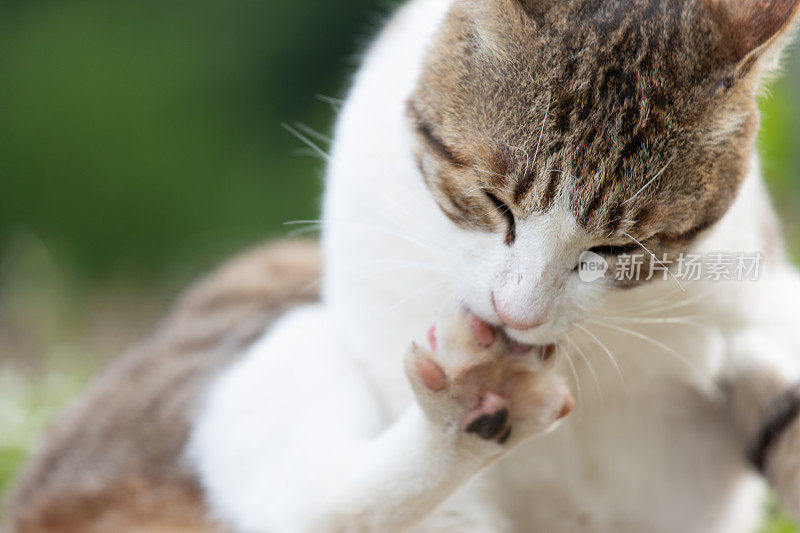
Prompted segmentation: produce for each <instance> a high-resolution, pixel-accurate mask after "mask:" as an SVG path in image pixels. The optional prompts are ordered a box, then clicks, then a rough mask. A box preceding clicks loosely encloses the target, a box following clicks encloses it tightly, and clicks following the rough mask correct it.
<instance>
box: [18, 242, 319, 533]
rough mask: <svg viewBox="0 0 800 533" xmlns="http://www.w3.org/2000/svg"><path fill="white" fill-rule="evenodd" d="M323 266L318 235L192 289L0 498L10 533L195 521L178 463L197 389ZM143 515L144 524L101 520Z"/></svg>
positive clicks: (192, 494) (191, 494) (303, 297)
mask: <svg viewBox="0 0 800 533" xmlns="http://www.w3.org/2000/svg"><path fill="white" fill-rule="evenodd" d="M320 275H321V258H320V254H319V250H318V247H317V245H316V244H315V243H300V242H296V243H283V244H276V245H271V246H266V247H264V248H260V249H256V250H253V251H251V252H249V253H247V254H245V255H243V256H242V257H239V258H238V259H235V260H233V261H231V262H230V263H229V264H227V265H225V266H224V267H223V268H221V269H220V270H219V271H218V272H217V273H215V274H213V275H212V276H210V277H209V278H208V279H206V280H204V281H202V282H201V283H200V284H198V285H197V286H196V287H195V288H194V289H192V290H191V291H189V293H188V294H187V295H186V296H185V297H184V298H182V299H181V300H180V301H179V302H178V304H177V305H176V306H175V309H174V310H173V312H172V313H171V314H170V315H169V316H168V317H167V319H166V320H165V321H164V322H163V324H162V325H161V327H159V328H158V329H157V330H156V332H155V333H154V334H153V335H152V336H151V337H150V338H148V339H146V340H145V341H143V342H142V343H141V344H139V345H138V346H137V347H135V348H134V349H133V350H131V351H130V352H129V353H127V354H125V355H124V356H122V357H121V358H119V359H118V360H117V361H115V362H114V363H112V364H111V365H110V366H109V368H108V369H107V370H106V371H105V372H104V373H103V374H102V375H101V376H100V378H99V379H98V380H97V381H96V382H95V383H94V384H93V385H92V386H91V387H90V388H89V389H88V390H87V391H86V393H84V395H83V396H82V397H81V398H79V399H78V401H77V402H76V404H75V405H74V406H73V407H72V408H71V409H69V410H68V411H67V412H66V413H65V414H64V416H62V417H61V418H60V419H59V420H58V421H57V423H56V424H55V425H54V426H53V428H52V429H51V430H50V431H49V432H48V434H47V435H46V436H45V438H44V439H43V440H42V443H41V445H40V447H39V449H38V450H37V451H36V452H35V453H34V455H33V457H32V458H31V460H30V462H29V463H28V465H27V467H26V468H25V469H24V471H23V473H22V475H21V476H20V478H19V480H18V482H17V485H16V487H15V488H14V490H13V491H12V492H11V494H10V496H9V498H8V500H7V507H6V513H5V515H6V520H7V521H8V524H9V526H8V527H9V530H10V532H13V533H28V532H37V533H38V532H40V531H41V532H44V531H48V532H53V533H55V532H59V533H61V532H70V531H90V532H91V531H98V532H99V531H139V530H141V531H165V532H166V531H169V532H172V531H175V532H177V531H188V530H189V529H187V528H188V527H189V525H192V527H194V525H196V524H201V523H204V516H205V509H204V504H203V502H202V498H201V496H200V493H199V491H198V489H197V487H196V485H195V481H194V480H193V479H192V476H191V475H190V473H189V472H187V471H186V469H185V466H184V464H183V461H182V454H183V450H184V446H185V443H186V440H187V437H188V434H189V428H190V425H191V419H192V416H193V410H194V408H195V404H196V402H197V399H198V396H199V395H200V394H201V393H202V391H203V390H204V387H205V386H206V383H207V382H208V380H209V379H210V378H211V376H213V375H214V374H215V373H216V372H218V371H219V370H220V369H221V368H224V367H225V366H226V365H228V364H230V363H231V362H232V361H235V360H236V358H237V357H238V356H239V354H241V353H242V351H243V349H244V348H245V347H246V346H247V345H248V344H249V343H251V342H252V341H253V340H254V339H255V338H256V337H257V336H259V335H260V334H261V333H262V332H263V331H264V330H265V329H266V328H267V327H268V326H269V324H270V323H271V322H272V321H273V320H274V319H275V318H276V317H277V316H279V315H280V314H281V313H283V312H284V311H286V310H287V309H289V308H290V307H293V306H295V305H298V304H300V303H303V302H309V301H313V300H316V299H317V298H318V290H317V282H318V280H319V277H320ZM163 502H171V503H170V504H169V505H162V503H163ZM140 519H141V520H147V521H148V522H146V523H145V524H144V525H140V526H139V527H134V526H133V525H131V526H130V527H127V528H121V529H116V528H111V529H108V528H105V529H104V528H103V527H101V526H102V524H104V523H106V522H104V521H111V522H109V523H114V524H117V523H120V524H123V523H130V524H133V523H134V522H135V521H136V520H140ZM125 521H127V522H125ZM98 524H99V525H98ZM145 525H146V526H147V527H145ZM92 528H94V529H92ZM159 528H160V529H159ZM181 528H183V529H181Z"/></svg>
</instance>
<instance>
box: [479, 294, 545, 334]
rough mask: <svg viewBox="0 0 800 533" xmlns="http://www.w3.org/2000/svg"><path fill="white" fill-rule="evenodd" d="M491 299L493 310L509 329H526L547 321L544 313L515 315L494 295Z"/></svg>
mask: <svg viewBox="0 0 800 533" xmlns="http://www.w3.org/2000/svg"><path fill="white" fill-rule="evenodd" d="M492 300H493V302H494V310H495V312H496V313H497V316H498V317H500V321H501V322H502V323H503V324H505V325H506V326H508V327H510V328H511V329H516V330H519V331H524V330H526V329H533V328H536V327H539V326H541V325H542V324H544V323H545V322H547V317H546V315H545V314H526V315H525V316H521V315H520V316H517V315H516V314H515V313H513V312H511V311H509V309H508V306H507V305H505V304H504V303H503V302H500V301H498V300H497V298H496V297H495V296H494V295H492Z"/></svg>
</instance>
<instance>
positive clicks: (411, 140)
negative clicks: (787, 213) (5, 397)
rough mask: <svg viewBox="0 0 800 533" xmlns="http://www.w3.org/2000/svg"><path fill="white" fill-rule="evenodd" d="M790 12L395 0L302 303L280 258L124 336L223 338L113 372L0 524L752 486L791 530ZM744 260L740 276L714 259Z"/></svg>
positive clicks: (578, 513) (467, 508) (674, 496)
mask: <svg viewBox="0 0 800 533" xmlns="http://www.w3.org/2000/svg"><path fill="white" fill-rule="evenodd" d="M799 5H800V2H798V0H763V1H759V2H751V1H749V0H563V1H561V2H555V1H552V0H410V1H409V2H408V3H407V4H405V5H404V6H402V7H401V8H400V9H399V10H398V12H397V13H396V14H395V15H394V17H393V18H392V19H391V20H390V22H389V23H388V24H387V26H386V27H385V28H384V30H383V31H382V33H381V35H380V36H379V38H378V39H377V41H376V42H375V43H374V44H373V45H372V47H371V48H370V50H369V52H368V53H367V55H366V56H365V58H364V61H363V65H362V67H361V70H360V71H359V72H358V74H357V75H356V77H355V80H354V83H353V87H352V89H351V91H350V95H349V97H348V98H347V101H346V103H345V105H344V107H343V109H342V112H341V115H340V117H339V119H338V122H337V125H336V130H335V142H334V144H333V147H332V152H331V155H330V163H329V167H328V175H327V181H326V193H325V198H324V205H323V220H324V221H323V235H322V241H321V251H322V257H323V258H324V260H323V261H322V263H323V264H324V268H323V270H322V285H321V291H320V295H319V301H312V302H308V301H307V299H306V303H298V299H297V298H296V297H293V296H292V295H293V294H295V292H294V291H297V290H299V288H300V287H301V286H303V285H302V284H301V283H299V282H298V280H299V279H301V278H302V275H301V274H299V273H302V272H306V273H307V274H311V272H312V271H313V268H307V269H306V270H305V271H304V270H303V268H301V267H298V268H296V269H294V268H292V267H291V265H292V261H293V259H292V258H291V257H292V253H288V254H287V255H283V253H278V252H271V253H277V254H278V255H277V256H273V255H269V254H268V255H267V257H268V258H269V259H265V258H264V257H261V258H260V259H259V261H266V262H268V263H269V262H274V261H277V260H278V259H276V257H280V258H281V259H280V261H281V264H284V265H287V266H286V267H285V268H284V270H283V271H282V272H280V273H276V272H275V271H274V269H273V270H271V271H269V272H267V271H266V270H262V271H261V272H259V271H258V269H257V268H251V269H250V270H248V272H247V275H246V276H243V277H242V278H241V279H243V280H250V281H242V282H240V284H237V283H235V282H234V281H233V280H235V279H238V278H237V277H236V276H233V277H231V276H230V275H228V276H227V277H226V276H223V278H222V279H224V280H225V282H224V283H223V282H220V281H219V279H220V278H214V279H217V281H213V280H212V281H211V282H207V284H206V285H205V286H204V287H205V290H206V291H207V292H206V293H203V294H205V295H204V296H202V297H196V298H195V299H194V300H192V301H193V302H194V303H193V305H192V306H191V309H192V312H191V313H185V312H184V313H183V314H181V313H180V312H178V313H177V314H176V315H174V316H173V318H172V319H171V320H170V321H169V322H168V323H167V325H166V326H165V328H164V329H163V330H162V331H161V333H160V335H157V336H156V338H155V339H156V340H157V341H158V343H157V344H156V347H155V348H153V347H150V346H148V344H145V345H144V347H143V348H140V351H141V352H143V353H146V354H147V353H149V354H152V353H156V352H154V351H153V350H154V349H157V348H159V347H160V346H161V344H160V343H164V342H166V341H165V339H174V338H176V337H181V335H177V334H176V333H175V331H177V332H179V333H180V332H185V331H187V330H189V331H192V332H193V334H194V335H199V339H203V338H204V337H206V336H207V337H208V338H209V339H211V340H207V341H206V343H205V344H204V343H203V342H202V341H196V342H184V343H182V344H179V346H180V347H181V349H180V350H178V349H177V348H175V347H174V346H173V345H169V351H168V353H164V354H163V358H162V359H154V358H153V357H152V356H151V357H150V359H145V357H146V356H145V355H142V354H141V353H140V354H139V355H134V356H132V360H129V365H130V367H131V368H127V369H126V368H125V367H124V366H119V365H117V366H115V367H114V368H115V369H116V371H115V372H111V373H110V375H109V374H107V375H106V376H105V377H103V378H101V380H100V381H99V382H98V384H97V385H95V387H94V388H93V390H92V391H90V393H89V396H87V398H86V399H84V400H83V402H82V403H80V404H79V405H78V406H77V407H76V408H75V409H74V411H73V415H72V417H71V418H69V417H68V418H67V419H66V420H69V421H70V423H69V424H66V423H64V422H62V424H61V425H59V426H57V428H56V432H55V433H54V434H53V435H52V436H50V437H49V438H48V439H46V440H45V443H44V448H43V450H42V451H40V452H39V454H37V456H36V457H35V458H34V459H33V461H32V463H31V465H30V466H29V467H28V469H27V473H25V474H23V476H22V481H21V483H20V485H19V488H18V489H17V491H16V492H15V496H12V498H11V499H10V502H11V504H10V507H9V509H10V511H9V513H8V514H9V515H10V516H14V517H21V518H17V519H16V520H17V522H16V523H17V524H29V525H27V526H25V527H23V526H18V527H17V529H18V530H20V531H48V529H47V524H48V523H49V524H52V523H56V522H58V521H59V520H60V521H61V523H62V524H65V523H79V522H80V523H82V524H83V526H82V527H83V529H76V530H83V531H86V530H90V529H89V527H88V526H87V525H86V524H94V525H96V524H101V523H103V520H106V522H105V523H109V522H108V521H109V520H117V522H115V523H136V521H137V520H140V519H141V518H140V517H141V516H142V515H146V516H148V517H150V518H149V520H151V521H152V520H155V518H153V517H163V516H167V518H161V519H162V523H163V524H167V525H165V526H163V530H166V531H172V530H180V528H179V526H176V525H175V524H176V523H178V524H181V523H185V522H180V520H179V519H178V518H174V517H173V518H172V519H170V518H169V515H168V513H166V512H165V511H163V510H162V509H158V508H157V507H158V506H153V505H151V507H147V505H146V504H143V503H142V502H147V501H148V499H147V498H148V495H150V498H151V500H149V501H151V502H152V498H154V496H153V495H154V494H155V495H158V494H162V493H164V492H165V491H166V493H167V494H170V495H172V496H169V497H171V498H172V499H173V500H174V501H176V502H178V503H176V504H175V507H176V508H177V509H179V510H180V509H185V510H186V511H185V514H184V515H181V516H182V517H184V518H183V519H185V517H186V516H191V517H194V519H195V520H198V518H197V517H198V516H199V515H198V513H200V512H205V511H207V512H208V515H207V516H208V519H207V520H206V521H204V522H203V524H197V523H194V524H191V526H185V527H186V528H189V527H193V528H200V527H205V528H210V529H213V528H215V527H220V528H228V529H231V530H234V531H399V530H414V531H481V532H484V531H546V532H548V533H561V532H564V533H567V532H570V533H572V532H576V531H585V532H592V533H605V532H619V531H626V532H628V531H630V532H639V531H642V532H665V533H666V532H668V533H674V532H676V531H680V532H682V533H692V532H698V533H699V532H702V533H713V532H725V533H737V532H752V531H755V530H756V528H757V526H758V524H759V522H760V520H761V518H762V508H763V504H764V497H765V496H764V494H765V483H764V480H766V481H767V482H768V483H769V484H770V485H771V486H772V488H773V489H774V490H775V492H776V494H777V497H778V499H779V501H780V503H781V504H782V505H783V507H784V509H785V510H786V511H787V512H789V513H791V514H793V516H795V517H797V518H800V422H798V420H797V418H798V416H797V415H798V412H800V391H798V389H797V383H798V377H800V364H798V363H800V358H799V357H798V350H799V349H800V332H798V328H797V322H796V319H795V318H794V316H793V310H794V308H795V306H796V303H795V302H797V301H800V278H798V275H797V273H796V272H795V271H794V269H793V268H792V267H791V266H790V265H789V264H788V262H787V260H786V258H785V257H784V254H783V251H782V245H781V240H780V232H779V229H778V224H777V222H776V220H775V216H774V214H773V210H772V208H771V206H770V204H769V201H768V197H767V193H766V191H765V189H764V187H763V184H762V181H761V177H760V171H759V167H758V160H757V157H756V155H755V150H754V143H755V137H756V134H757V131H758V125H759V114H758V110H757V106H756V96H757V94H758V92H759V90H760V89H761V88H762V87H763V86H764V83H765V82H766V80H767V79H768V77H769V75H770V74H771V73H773V72H775V70H776V68H777V64H778V59H779V57H780V54H781V52H782V50H783V49H784V48H785V46H786V45H787V44H788V42H789V38H790V36H791V35H792V29H793V27H794V22H795V19H796V18H797V17H796V15H797V11H798V6H799ZM306 253H308V252H306ZM737 254H740V255H741V256H742V257H744V256H745V254H747V257H753V258H756V259H757V260H758V267H759V268H758V275H757V276H753V278H752V279H748V280H744V279H740V280H737V279H730V280H726V279H724V276H720V275H717V276H716V277H715V276H713V275H712V274H713V273H712V272H711V266H710V265H711V264H712V263H713V262H714V259H713V258H715V257H716V258H718V259H719V258H723V257H728V256H736V255H737ZM637 255H638V256H639V257H640V258H643V259H642V260H641V262H640V263H639V264H638V267H637V268H638V271H637V272H636V274H637V275H635V276H619V275H618V274H619V272H620V271H621V270H622V269H623V268H624V267H625V265H626V264H628V262H629V261H630V259H631V258H632V257H635V256H637ZM687 255H691V256H694V257H701V258H702V264H703V265H704V268H706V269H707V273H708V274H709V275H708V276H706V277H708V278H711V279H710V280H707V279H687V277H686V276H685V275H684V274H685V272H681V269H682V265H683V263H681V262H680V260H676V259H675V258H676V257H677V258H683V257H685V256H687ZM589 263H592V264H600V265H601V266H602V268H601V270H600V272H601V275H600V277H599V278H597V279H594V280H592V281H587V279H586V278H585V276H584V274H585V271H584V267H585V265H586V264H589ZM255 264H258V262H256V263H255ZM300 264H301V265H303V264H304V263H303V262H301V263H300ZM718 274H719V272H718ZM267 276H273V277H272V278H271V279H272V280H273V281H271V282H269V283H268V285H269V286H270V287H272V288H271V289H270V290H267V291H264V290H257V287H259V286H260V284H263V283H264V282H254V281H252V280H262V279H266V277H267ZM282 276H283V278H282ZM310 277H313V275H311V276H310ZM284 278H285V279H287V280H288V281H286V282H285V283H287V286H288V287H289V288H290V289H292V290H287V291H284V292H283V293H282V294H281V295H280V296H277V295H276V292H275V287H281V286H282V283H283V282H282V281H277V282H276V281H274V280H281V279H284ZM306 281H309V280H308V279H306ZM215 283H219V285H215ZM250 283H252V286H250V285H249V284H250ZM215 287H217V288H215ZM209 294H214V295H215V296H213V297H212V296H209ZM299 300H300V301H303V299H302V298H300V299H299ZM240 301H244V302H247V306H245V307H240V306H239V305H240V304H239V302H240ZM293 304H298V305H296V306H295V305H293ZM230 307H233V309H234V310H236V312H229V311H228V309H229V308H230ZM180 309H181V308H180V307H179V310H180ZM184 309H186V308H185V307H184ZM242 309H244V310H242ZM265 309H267V310H268V311H269V312H267V313H266V314H265ZM279 311H280V313H279ZM218 312H222V315H221V316H224V317H227V320H226V321H224V322H222V324H224V325H225V328H230V329H231V330H234V329H235V328H234V325H235V324H238V325H241V324H250V325H251V326H252V329H250V330H248V334H247V335H246V336H245V337H244V338H238V340H237V341H235V342H227V341H225V340H224V339H226V338H228V337H227V336H226V335H225V334H224V333H223V331H225V329H220V327H219V324H220V322H218V321H217V320H218V318H216V317H213V318H215V319H214V320H213V321H210V322H209V320H210V319H209V317H208V316H206V314H208V313H212V315H213V314H215V313H218ZM253 316H255V317H257V318H256V319H254V318H253ZM246 317H249V320H245V318H246ZM208 324H210V325H208ZM267 324H269V325H268V326H267ZM432 324H433V325H434V327H433V328H431V325H432ZM265 328H266V329H265ZM257 332H263V333H262V334H258V333H257ZM426 332H427V334H426ZM184 335H185V333H184ZM234 338H236V337H234ZM209 350H210V351H212V352H213V353H214V354H216V355H215V356H213V357H212V356H211V355H209V353H208V352H209ZM177 352H180V354H181V355H180V356H179V357H178V355H176V354H177ZM176 357H178V359H177V360H178V361H181V362H182V363H183V364H185V365H188V364H189V363H187V362H186V361H188V360H191V361H193V363H192V365H194V366H193V367H192V368H191V370H189V369H186V368H184V369H182V370H180V371H178V370H173V372H175V373H174V374H171V375H172V380H169V379H164V378H161V379H158V380H157V383H158V386H157V387H152V390H143V392H142V394H143V396H141V397H139V395H137V392H136V390H135V389H134V390H131V387H130V386H126V387H122V386H121V385H120V384H121V383H124V382H125V379H127V378H129V377H130V376H131V374H132V373H135V372H138V374H136V375H137V376H139V379H141V376H151V377H153V378H156V377H159V376H163V375H165V372H167V370H168V369H169V367H170V365H174V364H175V363H174V361H175V360H176ZM145 360H146V361H148V362H147V363H143V362H142V361H145ZM131 361H133V362H131ZM208 361H214V362H213V363H211V362H208ZM142 366H144V368H142ZM163 367H167V370H165V368H163ZM197 367H199V368H197ZM166 375H170V374H169V373H167V374H166ZM186 375H190V376H191V378H186V377H185V376H186ZM187 383H188V385H187ZM154 390H157V391H158V392H157V393H156V392H153V391H154ZM128 398H135V400H136V401H135V402H133V405H134V406H137V409H144V410H138V411H133V408H132V407H131V405H130V400H129V399H128ZM174 398H180V403H179V404H178V405H172V404H169V400H170V399H173V401H174ZM115 402H116V403H122V404H124V405H114V403H115ZM170 405H172V406H171V407H168V406H170ZM142 406H146V407H142ZM132 411H133V412H134V414H131V413H132ZM75 413H77V414H75ZM146 413H152V414H150V415H147V414H146ZM165 413H167V414H169V416H167V415H166V414H165ZM137 415H138V416H137ZM106 417H111V418H113V419H114V420H115V421H118V422H117V424H116V425H111V422H109V421H108V420H105V418H106ZM148 418H154V419H155V420H157V421H159V422H160V423H159V424H157V425H155V426H153V425H151V424H150V423H149V422H148V423H147V424H145V423H144V421H145V420H146V419H148ZM119 421H124V422H125V425H124V427H123V426H122V425H121V424H120V423H119ZM118 426H119V427H118ZM92 428H98V429H94V430H93V429H92ZM59 432H61V434H60V433H59ZM93 432H96V434H95V435H91V433H93ZM65 434H66V435H68V437H65V436H64V435H65ZM167 434H168V435H169V438H167V437H166V436H165V435H167ZM104 442H105V443H106V445H105V446H104V445H103V443H104ZM125 442H131V443H134V446H128V447H127V448H126V447H125V446H124V443H125ZM163 442H169V443H171V445H170V447H169V448H165V447H164V445H163V444H162V443H163ZM119 450H124V451H125V454H122V453H121V452H119ZM112 452H115V453H120V455H119V456H116V457H115V456H114V455H113V454H112ZM75 457H82V458H83V463H80V462H77V464H79V465H80V464H84V465H86V466H85V467H84V468H83V470H81V469H76V467H75V465H76V460H75V459H74V458H75ZM154 458H158V460H159V461H160V462H158V463H155V462H154V461H155V459H154ZM134 460H137V461H140V462H141V463H142V464H133V465H132V464H131V462H132V461H134ZM154 464H158V465H159V466H158V468H155V469H154V468H153V465H154ZM121 465H122V466H121ZM54 471H55V472H60V473H59V474H58V475H56V474H54V473H53V472H54ZM161 471H163V472H167V473H169V475H166V474H164V475H162V474H160V473H159V472H161ZM87 479H88V481H87ZM75 487H79V488H80V490H82V491H83V492H82V493H81V492H80V491H79V490H78V489H76V488H75ZM115 490H116V491H117V492H114V491H115ZM104 494H106V495H107V494H111V496H106V499H105V500H103V498H102V496H103V495H104ZM117 494H122V495H123V497H120V496H116V495H117ZM155 498H156V499H158V496H155ZM166 498H167V497H165V498H164V499H162V501H168V500H167V499H166ZM81 502H84V503H81ZM86 502H90V503H86ZM153 507H156V509H155V510H153ZM54 509H55V510H54ZM76 509H80V510H81V513H82V514H81V513H78V514H81V516H78V517H77V518H76V517H75V516H70V512H72V514H73V515H74V514H76V511H75V510H76ZM142 509H149V510H150V511H149V512H145V511H143V510H142ZM59 510H60V511H59ZM176 512H177V511H176ZM48 513H50V514H48ZM59 513H60V514H59ZM204 516H205V515H204ZM87 517H88V518H87ZM48 520H49V522H48ZM70 520H72V522H70ZM126 520H127V522H125V521H126ZM170 520H172V521H170ZM187 520H188V519H187ZM81 521H82V522H81ZM30 524H33V525H30ZM37 527H38V528H39V529H36V528H37ZM98 527H100V526H98ZM180 527H183V526H180ZM154 528H155V526H153V527H151V528H150V529H151V530H157V529H154ZM170 528H172V529H170ZM50 530H53V529H52V526H51V529H50ZM58 530H60V531H66V530H67V529H66V528H64V527H62V528H61V529H58ZM98 530H102V529H98Z"/></svg>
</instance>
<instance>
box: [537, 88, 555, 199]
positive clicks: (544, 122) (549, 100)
mask: <svg viewBox="0 0 800 533" xmlns="http://www.w3.org/2000/svg"><path fill="white" fill-rule="evenodd" d="M552 98H553V93H552V92H550V91H548V92H547V107H546V108H545V111H544V119H543V120H542V128H541V129H540V130H539V140H538V141H536V152H535V153H534V155H533V165H532V166H533V167H534V168H535V167H536V161H537V160H538V159H539V149H540V148H541V146H542V137H544V127H545V126H546V125H547V119H548V117H549V116H550V104H552ZM538 181H539V180H534V182H533V190H534V193H535V194H536V199H537V203H538V208H539V209H541V208H542V199H541V198H540V197H539V188H538Z"/></svg>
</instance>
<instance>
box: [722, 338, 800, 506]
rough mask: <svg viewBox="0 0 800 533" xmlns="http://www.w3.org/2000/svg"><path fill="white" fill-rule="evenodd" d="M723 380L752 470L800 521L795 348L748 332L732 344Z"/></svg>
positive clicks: (799, 377)
mask: <svg viewBox="0 0 800 533" xmlns="http://www.w3.org/2000/svg"><path fill="white" fill-rule="evenodd" d="M732 352H733V353H732V361H733V367H732V368H733V370H732V371H731V372H730V373H729V375H728V377H727V378H726V379H725V380H724V387H723V388H724V390H725V391H726V394H727V400H728V405H729V408H730V413H731V418H732V420H733V422H734V424H735V426H736V429H737V430H738V433H739V434H740V435H741V437H742V443H743V447H744V450H745V451H746V452H747V454H748V456H749V459H750V461H751V462H752V464H753V466H754V467H755V468H756V469H757V470H758V471H760V472H761V473H762V474H763V475H764V477H765V478H766V480H767V481H768V482H769V484H770V486H771V487H772V488H773V490H774V491H775V493H776V495H777V497H778V500H779V502H780V504H781V505H782V507H783V508H784V510H785V511H787V512H788V513H790V514H792V515H793V516H794V518H796V519H800V370H799V369H798V368H797V364H796V361H797V359H798V358H797V356H796V354H794V353H792V350H791V348H789V347H788V346H785V345H783V344H781V343H780V342H776V339H775V338H774V337H771V336H768V335H766V334H763V333H758V332H749V333H745V334H742V335H739V336H738V337H737V338H736V339H735V340H734V342H733V343H732Z"/></svg>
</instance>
